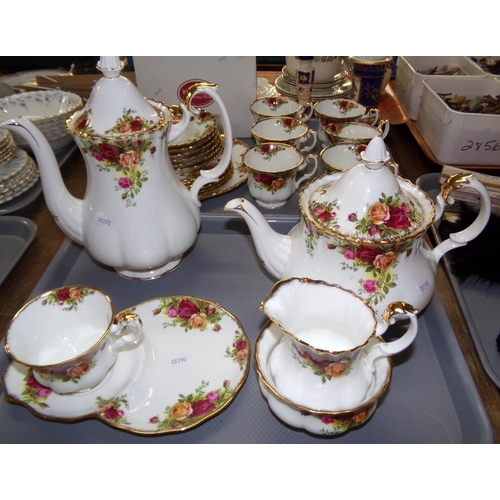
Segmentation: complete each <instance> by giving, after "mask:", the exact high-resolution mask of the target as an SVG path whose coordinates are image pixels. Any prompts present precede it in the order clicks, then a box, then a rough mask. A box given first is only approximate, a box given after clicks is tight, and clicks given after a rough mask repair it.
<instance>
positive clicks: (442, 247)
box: [421, 172, 491, 264]
mask: <svg viewBox="0 0 500 500" xmlns="http://www.w3.org/2000/svg"><path fill="white" fill-rule="evenodd" d="M460 186H468V187H471V188H472V189H474V190H476V191H477V192H478V193H479V198H480V200H481V209H480V211H479V214H478V216H477V217H476V219H475V220H474V222H473V223H472V224H471V225H470V226H469V227H467V228H465V229H464V230H462V231H459V232H458V233H452V234H450V236H449V238H448V239H446V240H444V241H442V242H441V243H439V245H437V246H436V247H435V248H434V249H433V250H429V249H428V248H424V247H423V246H422V247H421V251H422V253H423V254H424V255H425V257H427V258H428V259H432V260H434V262H436V264H437V263H438V262H439V260H440V259H441V257H442V256H443V255H444V254H445V253H446V252H449V251H450V250H453V249H454V248H459V247H463V246H465V245H467V243H468V242H469V241H471V240H473V239H474V238H476V236H478V235H479V234H480V233H481V232H482V230H483V229H484V228H485V227H486V224H487V223H488V220H489V218H490V214H491V199H490V196H489V194H488V191H487V190H486V188H485V187H484V185H483V184H482V183H481V182H480V181H478V180H477V179H476V178H475V177H474V175H473V174H470V173H465V172H462V173H458V174H454V175H452V176H450V177H449V178H448V179H446V181H445V182H443V184H442V186H441V192H440V193H439V194H438V196H437V199H436V219H435V220H436V221H437V220H439V219H440V218H441V216H442V215H443V212H444V207H445V203H450V204H453V203H455V200H454V199H453V197H452V196H451V193H452V191H455V190H456V189H458V188H460Z"/></svg>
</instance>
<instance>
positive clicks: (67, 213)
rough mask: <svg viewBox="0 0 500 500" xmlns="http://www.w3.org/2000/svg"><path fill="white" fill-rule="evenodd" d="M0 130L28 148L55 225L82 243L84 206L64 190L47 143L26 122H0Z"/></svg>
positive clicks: (34, 128) (23, 119) (16, 119)
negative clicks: (32, 156)
mask: <svg viewBox="0 0 500 500" xmlns="http://www.w3.org/2000/svg"><path fill="white" fill-rule="evenodd" d="M0 127H1V128H7V129H9V130H10V131H11V132H12V133H13V134H18V135H20V136H21V137H22V138H23V139H24V140H25V141H26V142H27V143H28V145H29V146H30V147H31V150H32V151H33V154H34V155H35V159H36V163H37V166H38V168H39V170H40V178H41V181H42V188H43V194H44V197H45V203H46V204H47V207H48V209H49V210H50V212H51V214H52V216H53V217H54V219H55V221H56V222H57V224H58V226H59V227H60V228H61V229H62V231H64V233H66V235H67V236H69V237H70V238H71V239H72V240H74V241H76V242H77V243H80V244H83V203H82V200H79V199H77V198H75V197H74V196H73V195H71V193H70V192H69V191H68V190H67V188H66V186H65V184H64V181H63V178H62V176H61V171H60V169H59V165H58V163H57V159H56V157H55V155H54V152H53V150H52V148H51V147H50V144H49V143H48V141H47V139H46V138H45V136H44V135H43V134H42V133H41V132H40V130H38V128H37V127H36V126H35V125H33V124H32V123H31V122H30V121H29V120H27V119H26V118H23V117H21V116H20V117H17V118H9V119H7V120H4V121H3V122H1V123H0Z"/></svg>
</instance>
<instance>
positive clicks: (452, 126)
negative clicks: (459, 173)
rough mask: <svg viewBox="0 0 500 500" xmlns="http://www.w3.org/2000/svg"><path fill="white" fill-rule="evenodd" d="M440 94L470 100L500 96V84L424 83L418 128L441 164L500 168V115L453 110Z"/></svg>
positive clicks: (485, 80)
mask: <svg viewBox="0 0 500 500" xmlns="http://www.w3.org/2000/svg"><path fill="white" fill-rule="evenodd" d="M438 93H439V94H447V93H451V94H452V95H460V96H465V97H466V98H467V99H470V98H472V97H477V96H483V95H488V94H491V95H492V96H497V95H500V81H498V80H492V79H490V78H482V79H479V80H478V79H470V78H468V77H460V76H457V77H447V78H440V79H439V80H424V82H423V92H422V98H421V100H420V108H419V111H418V116H417V123H416V127H417V130H418V132H419V133H420V134H421V136H422V138H423V139H424V141H425V142H426V144H427V146H428V147H429V149H430V150H431V151H432V154H433V155H434V156H435V157H436V159H437V161H438V162H439V163H442V164H449V165H500V115H495V114H479V113H463V112H461V111H455V110H453V109H451V108H450V107H449V106H448V104H447V103H446V102H445V101H444V100H443V99H442V98H441V97H439V95H438Z"/></svg>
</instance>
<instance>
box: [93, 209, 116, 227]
mask: <svg viewBox="0 0 500 500" xmlns="http://www.w3.org/2000/svg"><path fill="white" fill-rule="evenodd" d="M95 223H96V224H99V225H100V226H106V227H113V217H110V216H109V215H106V214H103V213H102V212H97V215H96V218H95Z"/></svg>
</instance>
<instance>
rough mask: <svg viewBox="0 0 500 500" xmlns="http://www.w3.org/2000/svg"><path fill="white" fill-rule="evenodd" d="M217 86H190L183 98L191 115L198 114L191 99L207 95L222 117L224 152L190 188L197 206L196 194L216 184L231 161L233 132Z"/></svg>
mask: <svg viewBox="0 0 500 500" xmlns="http://www.w3.org/2000/svg"><path fill="white" fill-rule="evenodd" d="M217 87H218V85H217V84H215V83H206V82H199V83H195V84H194V85H191V87H189V89H188V90H187V92H186V95H185V96H184V105H185V106H186V108H187V109H188V110H189V111H190V112H191V113H193V114H195V115H197V114H199V112H200V110H199V109H198V108H195V107H194V106H193V104H192V100H193V98H194V97H195V96H196V95H197V94H208V95H209V96H210V97H211V98H212V99H213V100H214V101H215V102H216V103H217V105H218V106H219V110H220V113H221V117H222V125H223V133H224V136H225V137H224V151H223V153H222V156H221V159H220V161H219V163H218V165H217V166H216V167H214V168H213V169H211V170H201V171H200V175H199V176H198V177H197V178H196V180H195V181H194V182H193V185H192V186H191V190H190V193H191V197H192V198H193V201H194V202H195V203H196V205H197V206H200V205H201V203H200V200H199V199H198V193H199V191H200V189H201V188H202V187H203V186H205V185H206V184H209V183H211V182H217V181H218V180H219V177H220V176H221V175H222V174H223V173H224V172H225V171H226V169H227V167H228V165H229V162H230V160H231V153H232V149H233V132H232V130H231V123H230V121H229V115H228V113H227V110H226V106H225V105H224V102H223V101H222V99H221V98H220V96H219V94H218V93H217Z"/></svg>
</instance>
